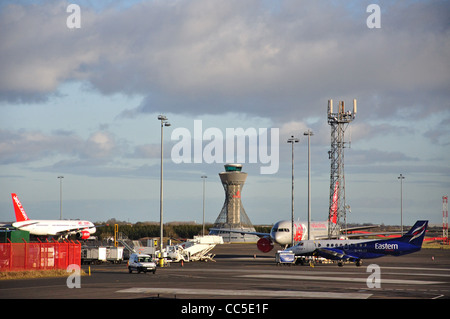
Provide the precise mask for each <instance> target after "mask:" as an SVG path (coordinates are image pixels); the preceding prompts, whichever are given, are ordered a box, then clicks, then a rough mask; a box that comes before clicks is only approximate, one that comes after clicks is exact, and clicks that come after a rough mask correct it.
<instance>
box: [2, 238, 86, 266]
mask: <svg viewBox="0 0 450 319" xmlns="http://www.w3.org/2000/svg"><path fill="white" fill-rule="evenodd" d="M71 264H76V265H78V266H81V244H80V243H79V242H69V241H65V242H56V241H55V242H38V243H27V242H24V243H11V242H9V243H5V244H0V271H19V270H51V269H67V267H68V266H69V265H71Z"/></svg>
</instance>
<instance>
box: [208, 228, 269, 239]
mask: <svg viewBox="0 0 450 319" xmlns="http://www.w3.org/2000/svg"><path fill="white" fill-rule="evenodd" d="M209 230H212V231H220V232H228V233H237V234H242V235H255V236H258V237H267V236H270V234H269V233H259V232H252V231H240V230H233V229H223V228H210V229H209Z"/></svg>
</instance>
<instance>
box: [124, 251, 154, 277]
mask: <svg viewBox="0 0 450 319" xmlns="http://www.w3.org/2000/svg"><path fill="white" fill-rule="evenodd" d="M133 270H136V271H137V272H138V273H140V272H141V271H143V272H147V271H152V272H153V273H155V272H156V264H155V263H154V262H153V260H152V257H151V256H149V255H145V254H131V256H130V260H129V261H128V272H129V273H130V274H131V272H132V271H133Z"/></svg>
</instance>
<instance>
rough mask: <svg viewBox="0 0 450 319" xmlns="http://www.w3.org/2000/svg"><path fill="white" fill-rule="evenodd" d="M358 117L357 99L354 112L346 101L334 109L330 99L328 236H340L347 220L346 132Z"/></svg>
mask: <svg viewBox="0 0 450 319" xmlns="http://www.w3.org/2000/svg"><path fill="white" fill-rule="evenodd" d="M355 117H356V99H354V100H353V112H351V111H345V109H344V101H340V102H339V107H338V110H337V112H334V111H333V100H328V124H329V125H330V126H331V150H330V151H329V152H328V155H329V158H330V160H331V169H330V201H329V204H330V205H329V218H328V238H338V237H340V235H341V234H340V229H341V228H342V227H341V226H342V223H343V221H345V220H346V210H345V207H346V205H345V175H344V148H345V144H346V142H345V140H344V133H345V129H346V128H347V126H348V124H349V123H350V122H352V121H353V120H354V119H355Z"/></svg>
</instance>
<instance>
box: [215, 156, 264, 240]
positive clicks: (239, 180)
mask: <svg viewBox="0 0 450 319" xmlns="http://www.w3.org/2000/svg"><path fill="white" fill-rule="evenodd" d="M219 177H220V180H221V181H222V185H223V188H224V190H225V203H224V204H223V207H222V210H221V211H220V214H219V216H218V217H217V219H216V221H215V223H214V226H213V227H214V228H219V229H223V231H222V230H218V231H217V230H216V231H211V232H210V234H211V235H220V236H222V238H223V241H224V242H256V241H258V239H259V238H258V237H257V236H255V235H249V234H240V233H234V232H227V231H225V230H232V231H246V232H255V231H256V230H255V228H254V227H253V225H252V223H251V222H250V219H249V218H248V216H247V214H246V213H245V209H244V206H243V205H242V200H241V196H242V188H243V187H244V183H245V180H246V179H247V173H244V172H242V164H225V172H222V173H219Z"/></svg>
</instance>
